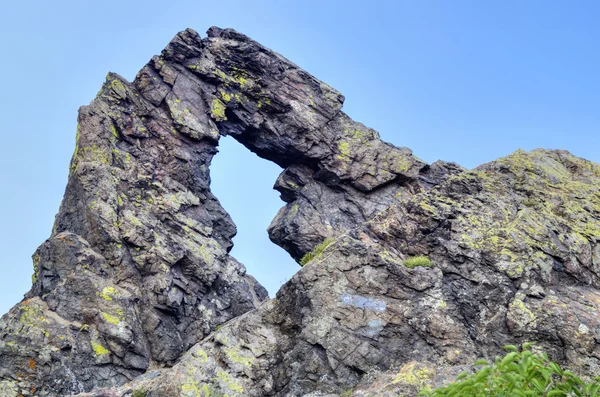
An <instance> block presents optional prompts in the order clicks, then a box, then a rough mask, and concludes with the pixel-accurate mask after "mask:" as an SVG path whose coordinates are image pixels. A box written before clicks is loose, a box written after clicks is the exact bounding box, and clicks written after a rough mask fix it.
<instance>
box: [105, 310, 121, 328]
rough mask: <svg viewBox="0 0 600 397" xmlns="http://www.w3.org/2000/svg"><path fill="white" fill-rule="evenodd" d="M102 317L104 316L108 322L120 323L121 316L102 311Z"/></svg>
mask: <svg viewBox="0 0 600 397" xmlns="http://www.w3.org/2000/svg"><path fill="white" fill-rule="evenodd" d="M102 317H104V319H105V320H106V321H107V322H109V323H111V324H114V325H119V318H118V317H115V316H111V315H110V314H108V313H104V312H102Z"/></svg>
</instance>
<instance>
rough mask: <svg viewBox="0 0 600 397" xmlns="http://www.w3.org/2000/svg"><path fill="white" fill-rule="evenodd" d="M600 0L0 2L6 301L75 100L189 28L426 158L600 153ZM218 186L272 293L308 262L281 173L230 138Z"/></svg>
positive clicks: (24, 283)
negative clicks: (327, 95)
mask: <svg viewBox="0 0 600 397" xmlns="http://www.w3.org/2000/svg"><path fill="white" fill-rule="evenodd" d="M599 16H600V2H598V1H595V0H594V1H584V0H580V1H561V0H556V1H547V0H544V1H532V0H529V1H522V0H518V1H512V0H502V1H500V0H498V1H479V0H473V1H463V0H453V1H446V0H439V1H433V0H426V1H400V0H394V1H376V0H371V1H352V0H339V1H327V0H319V1H302V0H297V1H282V0H273V1H254V2H251V1H235V0H228V1H215V0H213V1H210V2H206V1H201V0H194V1H186V0H174V1H171V2H168V1H160V2H159V1H155V0H145V1H133V0H121V1H113V0H103V1H89V0H78V1H64V0H63V1H61V0H56V1H47V0H44V1H39V0H38V1H35V0H34V1H11V2H5V4H3V5H2V11H1V14H0V49H1V51H2V57H1V62H0V75H1V76H2V88H3V90H2V95H1V96H0V130H1V131H2V141H1V142H2V149H3V150H2V153H1V155H0V178H1V183H2V185H1V186H2V191H1V193H2V194H0V211H1V219H2V227H1V228H0V252H1V256H0V275H1V276H0V312H2V313H3V312H6V311H7V310H8V309H9V308H10V307H11V306H12V305H13V304H14V303H16V302H18V301H19V300H20V299H21V297H22V295H23V293H25V292H26V291H27V290H28V289H29V286H30V280H31V279H30V276H31V273H32V265H31V259H30V257H31V255H32V254H33V252H34V251H35V249H36V248H37V246H38V245H39V244H41V243H42V242H43V241H44V240H45V239H46V238H48V236H49V235H50V231H51V227H52V223H53V220H54V215H55V214H56V212H57V210H58V207H59V203H60V200H61V198H62V195H63V192H64V188H65V185H66V179H67V173H68V164H69V161H70V158H71V154H72V153H73V149H74V145H75V128H76V116H77V108H78V107H79V106H81V105H84V104H87V103H89V102H90V101H91V100H92V99H93V98H94V96H95V95H96V93H97V92H98V90H99V88H100V86H101V84H102V82H103V81H104V76H105V75H106V73H107V72H108V71H113V72H116V73H119V74H121V75H122V76H124V77H125V78H127V79H130V80H131V79H133V78H134V76H135V74H136V72H137V71H138V70H139V69H140V68H141V67H142V66H143V65H144V64H145V63H146V62H147V61H148V60H149V59H150V57H151V56H152V55H154V54H158V53H159V52H160V50H161V49H162V48H163V47H164V46H165V45H166V44H167V42H168V41H169V40H170V39H171V38H172V36H174V35H175V33H177V32H178V31H180V30H183V29H184V28H186V27H191V28H193V29H196V30H197V31H198V32H200V33H201V34H202V35H204V32H205V31H206V30H207V29H208V28H209V27H210V26H211V25H216V26H220V27H231V28H234V29H237V30H239V31H240V32H243V33H245V34H247V35H249V36H250V37H252V38H254V39H255V40H257V41H259V42H261V43H262V44H264V45H266V46H268V47H270V48H272V49H274V50H276V51H278V52H279V53H281V54H282V55H284V56H286V57H287V58H289V59H291V60H292V61H293V62H294V63H296V64H298V65H300V66H301V67H303V68H304V69H306V70H307V71H309V72H310V73H312V74H314V75H315V76H317V77H318V78H319V79H321V80H323V81H325V82H327V83H328V84H330V85H332V86H333V87H335V88H337V89H338V90H339V91H341V92H342V93H343V94H344V95H345V96H346V105H345V107H344V110H345V111H346V112H347V113H348V114H349V115H350V116H351V117H352V118H354V119H355V120H358V121H361V122H363V123H364V124H366V125H367V126H369V127H372V128H375V129H376V130H378V131H379V132H380V134H381V136H382V138H383V139H384V140H387V141H389V142H392V143H394V144H396V145H399V146H408V147H410V148H412V149H413V150H414V152H415V154H416V155H417V156H419V157H420V158H422V159H424V160H426V161H429V162H433V161H435V160H437V159H444V160H448V161H456V162H458V163H460V164H462V165H463V166H465V167H468V168H472V167H475V166H477V165H478V164H481V163H484V162H487V161H490V160H493V159H495V158H497V157H500V156H504V155H506V154H509V153H511V152H513V151H514V150H516V149H517V148H523V149H526V150H530V149H534V148H537V147H544V148H561V149H567V150H570V151H571V152H573V153H574V154H576V155H579V156H581V157H585V158H588V159H590V160H593V161H596V162H600V150H599V149H600V136H599V132H600V106H599V105H600V51H598V46H599V43H600V24H599V23H598V17H599ZM213 165H214V166H213V167H212V178H213V188H214V191H215V193H216V195H217V196H218V197H219V198H220V199H221V202H222V203H223V205H224V207H225V209H226V210H228V211H229V212H230V214H231V215H232V217H233V219H234V221H235V222H236V223H237V225H238V230H239V232H238V236H237V237H236V239H235V243H236V247H235V248H234V250H233V254H234V255H235V256H236V257H237V258H238V259H239V260H240V261H241V262H243V263H244V264H245V265H246V266H247V268H248V270H249V272H250V273H251V274H253V275H254V276H256V277H257V278H258V279H259V281H261V282H262V283H263V284H264V285H265V286H266V287H267V288H268V289H269V292H270V293H271V295H273V294H274V293H275V292H276V290H277V289H278V287H279V285H280V284H281V282H282V281H283V280H285V279H287V278H289V277H290V276H291V275H292V274H293V273H294V272H295V271H296V270H297V269H298V267H297V265H295V263H294V262H293V261H292V260H291V259H289V257H288V256H287V254H286V253H285V252H284V251H283V250H281V249H280V248H279V247H277V246H275V245H274V244H272V243H271V242H270V241H269V240H268V237H267V233H266V227H267V225H268V224H269V223H270V221H271V219H272V218H273V216H274V215H275V213H276V212H277V210H278V209H279V208H280V207H281V205H282V202H280V201H279V198H278V194H277V192H275V191H273V190H271V187H272V185H273V183H274V181H275V178H276V176H277V175H278V173H279V172H280V170H279V169H278V167H277V166H275V165H273V164H269V163H268V162H266V161H264V160H261V159H259V158H257V157H256V156H254V154H252V153H250V152H249V151H248V150H246V149H245V148H243V147H241V145H239V144H237V143H236V142H235V141H233V140H231V139H230V138H228V139H225V140H223V142H222V145H221V153H220V154H218V155H217V157H216V158H215V160H214V164H213Z"/></svg>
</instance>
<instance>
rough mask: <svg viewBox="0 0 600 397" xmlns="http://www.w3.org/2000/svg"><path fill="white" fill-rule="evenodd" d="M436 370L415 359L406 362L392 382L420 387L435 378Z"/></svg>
mask: <svg viewBox="0 0 600 397" xmlns="http://www.w3.org/2000/svg"><path fill="white" fill-rule="evenodd" d="M433 375H435V371H433V370H432V369H431V368H429V367H426V366H423V365H421V364H419V363H417V362H415V361H411V362H409V363H407V364H405V365H404V366H403V367H402V368H401V369H400V372H398V375H396V378H394V380H393V381H392V384H396V383H402V384H406V385H412V386H417V387H418V388H419V389H421V388H423V386H424V385H425V384H426V383H427V382H428V381H429V380H431V378H433Z"/></svg>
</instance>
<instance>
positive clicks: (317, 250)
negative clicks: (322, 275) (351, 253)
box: [300, 237, 333, 266]
mask: <svg viewBox="0 0 600 397" xmlns="http://www.w3.org/2000/svg"><path fill="white" fill-rule="evenodd" d="M331 243H333V239H332V238H329V237H328V238H326V239H325V240H323V242H322V243H321V244H318V245H317V246H316V247H315V248H314V249H313V250H312V251H311V252H309V253H308V254H306V255H304V256H303V257H302V259H300V266H304V265H306V264H307V263H308V262H310V261H312V260H313V259H315V258H316V257H317V256H319V255H321V254H322V253H323V251H325V248H327V247H328V246H329V244H331Z"/></svg>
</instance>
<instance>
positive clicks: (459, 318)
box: [0, 28, 600, 397]
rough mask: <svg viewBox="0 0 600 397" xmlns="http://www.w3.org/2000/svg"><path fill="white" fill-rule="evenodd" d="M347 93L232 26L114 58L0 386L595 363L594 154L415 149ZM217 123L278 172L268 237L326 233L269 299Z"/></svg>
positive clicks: (1, 334)
mask: <svg viewBox="0 0 600 397" xmlns="http://www.w3.org/2000/svg"><path fill="white" fill-rule="evenodd" d="M342 103H343V96H342V95H341V94H339V93H338V92H337V91H335V90H334V89H333V88H331V87H329V86H327V85H326V84H324V83H322V82H320V81H318V80H317V79H315V78H314V77H312V76H310V75H309V74H308V73H306V72H305V71H303V70H301V69H300V68H298V67H297V66H296V65H294V64H292V63H291V62H289V61H288V60H286V59H284V58H283V57H281V56H280V55H278V54H276V53H274V52H272V51H271V50H269V49H266V48H264V47H262V46H261V45H260V44H258V43H256V42H254V41H252V40H251V39H249V38H247V37H246V36H244V35H242V34H240V33H237V32H235V31H233V30H229V29H227V30H221V29H218V28H211V29H210V30H209V31H208V37H207V38H205V39H202V38H200V37H199V35H198V34H197V33H195V32H194V31H192V30H186V31H184V32H181V33H180V34H178V35H177V36H176V37H175V38H174V39H173V41H172V42H171V43H170V44H169V45H168V46H167V48H166V49H165V50H164V51H163V53H162V55H161V56H159V57H154V58H152V60H151V61H150V62H149V63H148V65H146V66H145V67H144V68H143V69H142V70H141V71H140V73H139V74H138V76H137V77H136V79H135V81H134V82H133V83H132V84H130V83H128V82H126V81H124V80H123V79H121V78H120V77H118V76H117V75H114V74H109V76H108V79H107V82H106V83H105V84H104V86H103V89H102V91H101V93H100V94H99V96H98V98H96V99H95V100H94V101H93V102H92V104H91V105H90V106H88V107H85V108H82V110H81V111H80V128H79V131H80V133H79V138H78V147H77V149H76V153H75V155H74V157H73V161H72V169H71V175H70V179H69V185H68V186H67V191H66V194H65V199H64V201H63V204H62V207H61V210H60V212H59V215H58V217H57V220H56V224H55V228H54V231H53V234H52V236H51V238H50V239H49V240H48V241H47V242H45V243H44V244H43V245H42V246H41V247H40V248H39V250H38V251H37V252H36V254H35V255H34V264H35V267H36V273H35V282H34V286H33V288H32V290H31V292H30V293H29V294H28V296H27V298H28V300H26V301H24V302H22V303H20V304H19V305H17V306H15V308H13V309H12V310H11V312H10V313H8V314H7V315H5V316H4V317H3V318H2V321H1V322H0V358H1V359H2V360H0V391H5V393H7V395H9V396H11V394H10V393H13V394H15V393H20V394H22V395H24V396H28V395H33V394H34V393H37V394H36V395H40V396H58V395H64V394H66V393H68V392H79V391H81V392H84V391H85V392H89V391H90V390H91V389H92V388H95V390H94V391H92V392H90V393H87V394H81V396H96V397H98V396H119V397H121V396H129V395H134V396H136V397H137V396H138V395H147V396H150V397H171V396H193V397H198V396H212V395H228V396H230V397H231V396H251V397H258V396H340V395H344V396H350V395H354V396H397V395H405V396H414V395H416V393H417V392H418V391H419V389H420V388H421V387H423V386H425V385H439V384H442V383H444V382H447V381H448V380H449V379H452V378H453V377H454V376H456V374H457V373H459V372H461V371H464V370H470V367H469V364H470V363H472V362H474V361H475V360H477V359H479V358H482V357H485V358H493V357H494V355H496V354H498V353H500V352H501V349H500V346H502V345H504V344H517V343H520V342H523V341H536V342H537V346H538V348H540V349H544V350H546V351H547V352H548V353H549V354H550V356H551V357H552V358H553V359H554V360H557V361H559V362H561V363H562V364H566V365H568V366H570V367H571V368H573V369H574V370H576V371H578V372H580V373H582V374H584V375H596V376H598V375H600V366H599V363H598V359H597V357H600V349H599V347H598V343H597V340H598V337H597V335H596V330H597V329H600V319H599V317H598V316H597V313H598V309H599V308H600V307H599V306H600V291H599V289H598V287H599V285H600V279H599V277H600V268H599V266H600V244H599V243H598V241H600V166H599V165H597V164H594V163H591V162H588V161H585V160H583V159H580V158H577V157H575V156H572V155H571V154H569V153H567V152H564V151H545V150H536V151H532V152H529V153H527V152H524V151H517V152H515V153H513V154H512V155H510V156H507V157H505V158H502V159H499V160H497V161H494V162H491V163H488V164H484V165H482V166H480V167H478V168H476V169H474V170H471V171H467V170H465V169H463V168H461V167H460V166H458V165H456V164H454V163H446V162H442V161H438V162H436V163H433V164H431V165H427V164H425V163H424V162H422V161H421V160H419V159H417V158H416V157H414V156H413V155H412V153H411V151H410V150H409V149H406V148H397V147H395V146H393V145H390V144H387V143H385V142H383V141H381V140H380V139H379V136H378V134H377V132H375V131H373V130H371V129H369V128H366V127H365V126H363V125H362V124H360V123H357V122H354V121H352V120H351V119H350V118H349V117H348V116H346V115H345V114H344V113H343V112H342V111H341V107H342ZM221 135H231V136H233V137H234V138H235V139H236V140H238V141H239V142H241V143H242V144H244V145H245V146H246V147H248V148H249V149H250V150H252V151H254V152H255V153H257V154H258V155H259V156H261V157H263V158H265V159H268V160H270V161H273V162H275V163H277V164H279V165H280V166H281V167H283V168H284V170H283V172H282V173H281V175H280V176H279V178H278V179H277V181H276V183H275V188H276V189H277V190H278V191H279V192H280V193H281V198H282V199H283V201H284V202H285V203H286V205H285V207H284V208H282V209H281V210H280V211H279V213H278V214H277V216H276V217H275V219H274V220H273V222H272V223H271V225H270V227H269V234H270V237H271V239H272V240H273V241H274V242H275V243H277V244H279V245H280V246H282V247H283V248H285V249H286V250H287V251H288V252H289V253H290V255H292V256H293V257H294V258H296V259H300V258H302V257H303V256H304V255H305V254H307V253H309V252H311V251H312V250H313V248H314V247H315V246H317V245H318V244H320V243H322V242H323V241H324V240H326V239H328V240H327V242H330V241H331V242H330V243H329V244H328V245H327V244H323V245H321V247H320V248H322V249H321V250H319V251H318V252H315V253H314V255H313V256H314V257H313V259H312V260H311V261H309V262H308V263H307V264H306V265H305V266H304V267H303V268H302V269H301V270H300V271H299V272H298V273H297V274H296V275H295V276H294V277H293V278H292V279H291V280H290V281H288V282H287V283H286V284H285V285H284V286H283V287H282V288H281V290H280V291H279V292H278V293H277V296H276V297H275V298H274V299H272V300H267V301H266V302H263V303H260V302H261V301H264V299H265V298H266V293H265V291H264V289H263V288H262V287H260V285H259V284H258V283H256V282H255V280H254V279H252V278H251V277H250V276H247V275H245V273H244V270H243V266H242V265H240V264H239V263H237V262H236V261H235V259H234V258H232V257H230V256H229V255H228V254H227V252H228V251H229V250H230V248H231V244H232V243H231V238H232V236H233V235H234V234H235V226H234V225H233V223H232V221H231V220H230V219H229V217H228V215H227V214H226V213H225V212H224V210H223V209H222V208H221V206H220V205H219V203H218V201H217V200H216V198H215V197H214V196H213V195H212V194H211V192H210V189H209V185H210V177H209V169H208V167H209V165H210V160H211V158H212V156H213V155H214V154H215V153H216V145H217V142H218V139H219V136H221ZM329 239H330V240H329ZM412 256H427V257H428V258H429V259H430V260H431V262H432V266H423V267H420V266H417V267H414V268H410V267H407V266H405V265H404V261H405V260H406V259H408V258H410V257H412ZM158 367H161V368H158ZM162 367H164V368H162ZM146 370H148V371H147V372H146V373H144V372H145V371H146ZM142 373H144V374H142ZM136 375H140V376H137V377H136V378H135V379H133V378H134V377H135V376H136ZM132 379H133V380H132ZM131 380H132V381H131ZM127 382H129V383H127ZM113 386H114V387H113ZM32 387H35V388H36V391H32V390H33V389H32Z"/></svg>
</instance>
